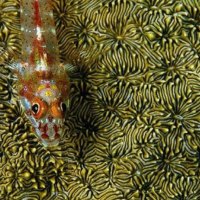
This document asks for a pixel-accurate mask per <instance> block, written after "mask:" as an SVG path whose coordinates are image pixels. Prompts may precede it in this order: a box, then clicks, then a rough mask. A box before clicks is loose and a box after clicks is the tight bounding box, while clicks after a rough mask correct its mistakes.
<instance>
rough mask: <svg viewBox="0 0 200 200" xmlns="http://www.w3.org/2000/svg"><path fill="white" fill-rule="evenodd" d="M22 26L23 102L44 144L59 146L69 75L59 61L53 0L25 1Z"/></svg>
mask: <svg viewBox="0 0 200 200" xmlns="http://www.w3.org/2000/svg"><path fill="white" fill-rule="evenodd" d="M21 27H22V28H21V29H22V56H21V59H20V62H19V65H18V73H17V76H18V87H17V88H18V91H19V95H20V101H21V102H22V105H23V106H24V107H25V110H26V114H27V116H28V118H29V119H30V121H31V123H32V125H33V127H34V129H35V132H36V134H37V136H38V137H39V138H40V140H41V141H42V142H43V144H44V145H45V146H52V145H57V144H58V143H59V140H60V138H61V136H62V132H63V123H64V117H65V113H66V110H67V107H68V99H69V78H68V75H67V72H66V71H65V69H64V66H63V65H62V64H61V63H60V60H59V49H58V43H57V39H56V31H55V24H54V20H53V13H52V10H51V1H49V0H21Z"/></svg>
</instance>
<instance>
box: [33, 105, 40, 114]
mask: <svg viewBox="0 0 200 200" xmlns="http://www.w3.org/2000/svg"><path fill="white" fill-rule="evenodd" d="M39 108H40V106H39V104H38V103H34V104H33V105H32V111H33V113H34V114H37V113H38V112H39Z"/></svg>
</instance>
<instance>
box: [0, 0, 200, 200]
mask: <svg viewBox="0 0 200 200" xmlns="http://www.w3.org/2000/svg"><path fill="white" fill-rule="evenodd" d="M52 2H53V8H54V17H55V21H56V27H57V36H58V40H59V47H60V53H61V58H62V61H67V62H69V63H71V64H72V65H75V66H77V67H76V70H75V71H73V72H71V74H70V76H71V95H70V99H71V100H70V101H71V105H70V110H69V112H68V115H67V117H66V122H65V124H66V128H65V133H64V136H63V139H62V141H61V142H60V144H59V146H58V147H54V148H49V149H48V148H44V147H43V146H42V144H40V143H39V142H38V139H37V137H36V136H35V134H34V133H31V131H30V130H31V129H30V126H31V125H30V123H29V122H28V120H27V119H26V117H25V115H24V112H23V109H22V107H21V105H19V103H18V102H17V100H16V99H17V98H18V94H16V91H15V81H14V77H13V74H12V72H11V71H10V68H9V66H8V65H9V64H8V63H9V62H8V61H9V59H10V57H13V56H14V57H15V56H16V57H17V56H19V54H20V51H21V49H20V48H21V41H20V37H19V33H20V23H19V1H14V0H2V1H0V10H1V12H0V14H1V24H0V50H1V56H0V61H1V65H0V67H1V69H0V199H2V200H5V199H9V200H12V199H19V200H22V199H30V200H37V199H41V200H43V199H44V200H46V199H47V200H53V199H55V200H78V199H82V200H93V199H94V200H107V199H109V200H125V199H126V200H142V199H146V200H147V199H148V200H162V199H163V200H164V199H169V200H175V199H176V200H178V199H189V200H194V199H200V179H199V177H200V92H199V91H200V75H199V73H200V1H199V0H178V1H175V0H93V1H90V0H84V1H82V0H60V1H58V0H53V1H52Z"/></svg>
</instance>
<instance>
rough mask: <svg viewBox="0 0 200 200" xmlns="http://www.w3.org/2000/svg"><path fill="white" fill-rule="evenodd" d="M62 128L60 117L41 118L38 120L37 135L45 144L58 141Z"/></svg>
mask: <svg viewBox="0 0 200 200" xmlns="http://www.w3.org/2000/svg"><path fill="white" fill-rule="evenodd" d="M62 129H63V120H62V119H54V118H53V119H51V118H43V119H40V120H38V131H37V132H38V136H39V137H40V138H41V139H42V140H43V141H44V142H45V143H47V145H49V144H50V143H52V144H53V143H58V141H59V139H60V137H61V134H62Z"/></svg>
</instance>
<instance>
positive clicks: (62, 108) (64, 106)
mask: <svg viewBox="0 0 200 200" xmlns="http://www.w3.org/2000/svg"><path fill="white" fill-rule="evenodd" d="M60 107H61V110H62V111H63V112H64V113H65V112H66V110H67V106H66V104H65V103H64V102H61V103H60Z"/></svg>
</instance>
